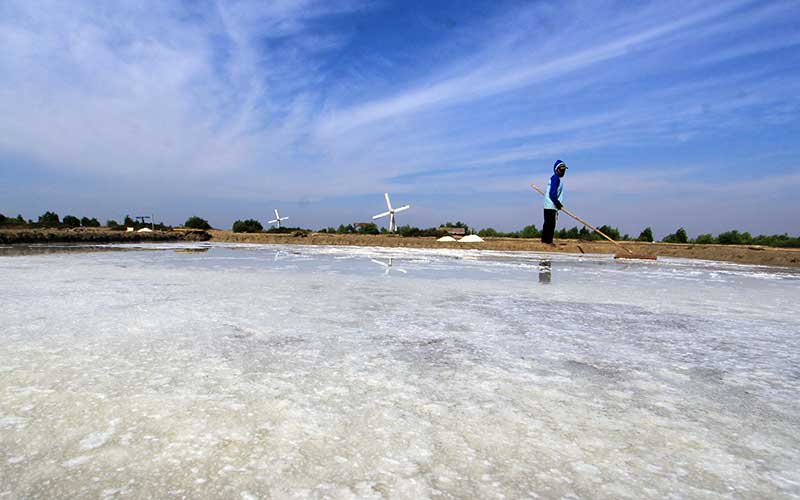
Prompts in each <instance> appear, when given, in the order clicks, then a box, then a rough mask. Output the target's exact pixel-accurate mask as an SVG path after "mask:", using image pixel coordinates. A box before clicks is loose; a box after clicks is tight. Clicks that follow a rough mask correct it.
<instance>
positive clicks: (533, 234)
mask: <svg viewBox="0 0 800 500" xmlns="http://www.w3.org/2000/svg"><path fill="white" fill-rule="evenodd" d="M541 235H542V233H540V232H539V230H538V229H536V226H534V225H530V226H525V227H523V228H522V231H520V233H519V236H520V238H539V237H540V236H541Z"/></svg>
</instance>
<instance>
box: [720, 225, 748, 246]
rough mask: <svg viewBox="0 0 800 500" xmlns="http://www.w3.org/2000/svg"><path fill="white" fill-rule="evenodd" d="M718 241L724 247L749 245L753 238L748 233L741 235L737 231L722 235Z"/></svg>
mask: <svg viewBox="0 0 800 500" xmlns="http://www.w3.org/2000/svg"><path fill="white" fill-rule="evenodd" d="M717 240H718V241H719V242H720V243H721V244H723V245H749V244H751V243H752V241H753V237H752V236H751V235H750V233H748V232H747V231H745V232H743V233H740V232H739V231H737V230H735V229H734V230H733V231H726V232H724V233H720V235H719V236H718V237H717Z"/></svg>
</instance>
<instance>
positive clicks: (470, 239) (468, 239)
mask: <svg viewBox="0 0 800 500" xmlns="http://www.w3.org/2000/svg"><path fill="white" fill-rule="evenodd" d="M482 241H483V238H481V237H480V236H478V235H477V234H470V235H467V236H464V237H463V238H461V239H460V240H458V242H459V243H480V242H482Z"/></svg>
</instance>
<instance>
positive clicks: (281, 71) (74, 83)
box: [0, 0, 800, 224]
mask: <svg viewBox="0 0 800 500" xmlns="http://www.w3.org/2000/svg"><path fill="white" fill-rule="evenodd" d="M389 7H391V5H389V3H387V4H381V5H377V6H376V5H374V4H367V3H362V2H345V3H338V2H337V3H335V4H331V3H329V2H317V1H312V0H281V1H278V2H256V1H235V2H222V1H211V0H208V1H204V2H199V3H185V2H156V1H144V2H121V3H117V4H115V5H114V6H113V7H112V6H100V7H99V6H98V5H97V4H96V3H93V2H79V1H78V2H71V3H70V4H64V3H62V2H56V1H53V2H37V3H36V5H34V4H32V3H30V2H24V1H21V0H8V1H6V2H4V3H2V4H0V46H3V47H4V49H3V51H1V52H0V166H2V165H3V164H4V163H3V162H6V163H7V164H8V165H11V162H15V163H14V165H17V166H18V165H19V164H20V163H19V159H20V158H24V159H26V164H29V165H32V167H30V168H34V169H35V170H36V176H38V178H39V179H40V180H39V182H40V183H41V182H47V181H46V179H47V178H48V176H49V175H58V176H62V177H64V178H69V179H75V180H79V181H82V182H83V184H84V185H86V186H99V185H103V184H104V183H105V184H107V183H115V184H118V185H130V186H132V188H133V186H136V188H137V189H141V186H143V185H146V186H148V189H150V190H152V191H153V192H154V193H159V192H160V193H162V194H161V195H160V196H162V197H163V200H164V203H165V204H169V201H168V200H169V193H170V192H172V191H174V189H176V187H177V188H180V189H185V190H186V191H187V192H199V193H203V196H204V197H205V198H206V199H207V201H206V202H205V206H207V207H208V208H207V209H208V210H210V211H213V210H215V209H219V207H220V206H221V204H225V203H231V202H236V203H248V204H250V205H251V206H253V207H258V208H259V209H261V207H262V205H263V204H264V203H267V202H268V203H270V204H271V203H274V202H278V201H283V202H292V203H294V202H298V201H304V202H314V203H318V204H321V205H320V206H321V207H323V208H320V212H326V210H325V208H324V203H325V202H326V200H331V199H335V198H346V197H348V196H360V195H364V194H370V193H380V192H383V191H384V190H401V191H406V192H409V193H415V192H416V193H431V192H434V191H435V192H437V193H439V194H448V193H450V194H453V195H458V194H460V193H463V192H465V191H469V192H490V191H491V192H498V193H501V192H517V191H519V189H520V187H518V186H516V184H515V183H517V182H527V180H526V179H528V178H530V174H531V173H532V169H533V168H534V167H533V166H534V165H536V166H537V167H536V168H537V169H538V170H541V171H542V172H543V173H544V174H546V173H547V170H548V166H549V164H551V163H552V161H553V159H554V158H555V157H565V159H567V161H568V162H570V163H571V164H573V165H575V166H576V167H577V169H576V173H577V172H580V171H584V172H586V174H585V175H586V176H587V177H586V179H591V178H592V176H595V178H596V179H599V178H600V177H598V176H602V178H607V177H609V176H610V177H612V178H613V177H614V176H617V177H619V178H620V179H621V181H622V180H624V182H621V183H620V184H619V185H620V186H622V185H625V186H629V187H630V188H629V189H630V190H636V189H638V190H641V192H648V190H650V189H652V188H654V187H655V188H657V187H658V186H660V185H661V183H663V182H666V181H664V179H665V178H670V176H671V175H672V174H671V172H684V171H685V170H686V168H690V167H693V166H694V165H696V163H697V160H696V159H695V157H697V156H700V157H703V158H704V159H705V162H706V163H708V164H711V165H716V167H714V168H712V169H711V170H710V171H709V172H708V173H707V175H708V176H710V177H712V178H716V179H717V180H718V181H719V182H718V183H717V184H725V183H726V182H736V181H737V179H744V178H746V175H747V173H746V172H747V169H748V167H749V165H748V162H747V159H748V158H757V157H758V156H759V155H761V154H763V151H764V150H765V149H769V148H780V147H782V145H783V144H785V143H786V142H787V141H788V139H787V138H786V136H789V135H791V134H792V131H795V132H796V131H797V129H798V126H800V125H799V124H798V122H797V116H798V115H800V113H798V112H800V109H798V107H799V106H798V101H797V99H796V98H795V97H793V96H794V92H793V89H794V88H796V86H797V84H798V70H797V69H796V68H797V67H798V66H797V63H799V62H800V56H797V55H793V54H791V53H787V51H786V49H789V48H792V47H794V46H796V44H797V43H798V38H797V36H796V34H793V33H792V31H791V23H788V24H787V22H786V19H787V18H790V17H791V16H792V15H797V14H799V13H798V10H800V9H798V7H797V6H796V5H794V4H793V3H791V2H787V3H774V4H762V3H759V2H750V1H731V2H722V3H719V2H704V1H692V2H687V3H682V4H680V5H678V6H676V5H666V4H663V3H658V2H654V3H645V4H640V5H637V6H630V5H620V4H617V3H615V2H600V3H593V4H586V3H581V2H567V3H564V4H563V5H561V6H560V9H561V10H560V11H559V12H555V11H553V10H551V9H550V8H549V7H548V6H547V5H545V4H535V5H531V4H528V3H512V4H510V5H504V6H503V7H502V8H498V9H497V10H496V11H495V12H494V15H492V16H488V17H487V18H486V19H481V18H472V19H468V20H467V21H465V22H464V24H463V25H462V26H459V28H458V30H456V31H454V32H453V33H452V35H451V36H441V37H438V38H434V39H432V40H428V41H426V42H425V43H424V44H414V43H411V42H410V40H413V39H414V38H415V33H413V32H409V33H408V34H407V35H406V37H405V38H406V39H407V40H408V42H407V43H404V44H403V45H402V46H400V47H394V48H393V49H394V50H383V49H382V43H388V42H387V41H385V40H382V39H375V38H367V39H364V38H363V36H364V35H361V34H360V31H359V30H358V29H357V27H358V26H364V25H369V24H370V23H375V22H379V21H380V20H381V16H382V15H385V14H384V13H383V12H384V10H386V9H388V8H389ZM429 15H430V16H433V15H434V14H433V13H430V14H429ZM598 20H600V21H601V22H598ZM407 29H408V30H414V29H418V30H423V29H430V28H429V27H428V26H422V25H420V26H416V27H414V26H411V27H408V28H407ZM764 33H767V34H768V35H764ZM359 37H362V38H359ZM464 47H468V48H469V49H464ZM475 47H478V48H479V49H477V50H474V48H475ZM701 49H702V53H701V54H700V55H699V56H698V54H699V53H700V52H699V51H700V50H701ZM434 54H448V57H446V58H443V57H442V58H440V59H437V60H446V61H447V63H446V64H437V65H430V64H428V63H427V62H426V61H429V60H432V58H434V57H433V56H432V55H434ZM778 55H780V56H781V57H778ZM376 62H379V63H377V64H376ZM365 68H369V70H368V71H369V74H367V73H365V71H364V69H365ZM401 75H402V77H401ZM765 127H771V128H770V130H772V131H773V133H772V134H771V135H770V136H769V137H768V136H767V134H765V133H763V132H762V131H763V130H764V128H765ZM782 134H783V135H782ZM736 135H746V136H748V137H754V139H753V143H752V145H751V146H747V145H746V144H735V145H734V146H733V147H732V149H736V155H735V156H732V157H727V156H726V154H725V151H726V149H725V146H724V144H725V143H726V142H730V141H731V137H732V136H736ZM789 148H790V150H793V151H796V148H797V146H789ZM632 151H634V152H635V155H634V154H633V153H631V152H632ZM783 151H786V148H783ZM791 157H792V155H791V154H787V155H785V156H784V157H783V159H779V160H778V163H779V165H778V168H779V171H778V172H777V174H778V175H785V176H787V177H786V178H793V177H792V176H793V175H795V174H796V173H797V166H796V165H794V164H792V163H791V162H789V161H788V160H787V158H791ZM654 164H659V165H663V167H661V168H663V169H664V173H663V177H660V176H658V175H655V174H654V176H651V177H648V176H647V175H644V174H643V173H642V172H641V171H639V172H637V170H636V169H637V168H638V167H639V166H640V165H654ZM609 165H613V167H609ZM12 166H13V165H12ZM637 179H638V181H637ZM684 180H685V179H682V181H684ZM598 182H599V180H598ZM78 184H80V183H78ZM579 185H580V183H578V184H576V185H575V187H576V189H577V188H578V186H579ZM697 185H698V186H702V184H700V183H698V184H697ZM525 186H526V184H525V185H523V186H522V187H521V188H522V189H523V190H524V189H525ZM24 189H26V188H25V187H24V186H20V188H19V190H17V191H16V192H12V194H11V196H10V197H6V199H7V200H11V201H10V202H9V203H13V202H14V200H19V199H22V198H23V197H24ZM28 189H30V186H28ZM626 189H628V188H626ZM62 196H69V193H66V192H65V193H64V194H63V195H62ZM98 196H102V194H98ZM154 196H155V197H156V199H157V198H158V196H156V194H154ZM154 203H156V204H157V203H158V202H157V201H154ZM486 203H489V202H488V201H487V202H486ZM215 207H216V208H215ZM45 208H47V207H45V206H42V209H45ZM798 208H800V207H798ZM0 209H2V210H6V211H14V208H13V207H8V208H6V207H0ZM176 210H177V209H176ZM665 217H667V215H665ZM175 222H180V221H175ZM321 222H325V221H321ZM333 222H334V221H329V222H327V223H333ZM435 222H439V221H431V222H430V223H431V224H433V223H435Z"/></svg>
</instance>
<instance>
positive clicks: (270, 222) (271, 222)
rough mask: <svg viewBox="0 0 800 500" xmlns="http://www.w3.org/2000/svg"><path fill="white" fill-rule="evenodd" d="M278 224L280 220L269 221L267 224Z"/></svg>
mask: <svg viewBox="0 0 800 500" xmlns="http://www.w3.org/2000/svg"><path fill="white" fill-rule="evenodd" d="M276 222H278V219H275V220H270V221H267V224H275V223H276Z"/></svg>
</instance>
